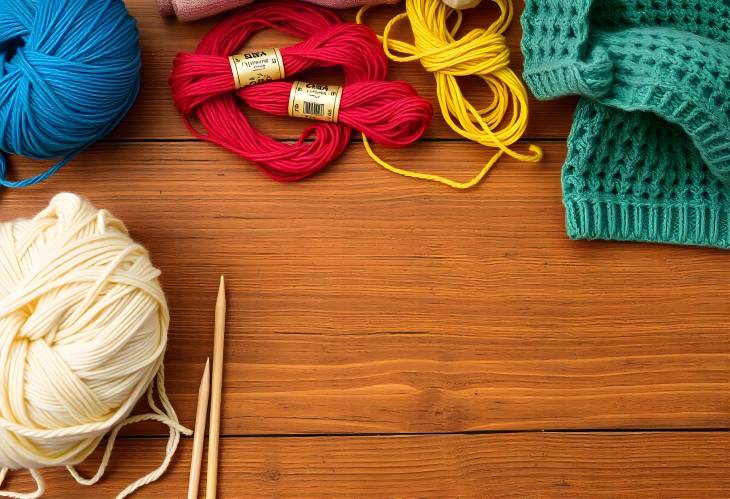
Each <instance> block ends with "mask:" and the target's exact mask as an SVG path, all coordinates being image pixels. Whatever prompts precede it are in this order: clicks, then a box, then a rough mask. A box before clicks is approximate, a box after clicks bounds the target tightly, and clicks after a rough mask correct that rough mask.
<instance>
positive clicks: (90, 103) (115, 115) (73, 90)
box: [0, 0, 141, 187]
mask: <svg viewBox="0 0 730 499" xmlns="http://www.w3.org/2000/svg"><path fill="white" fill-rule="evenodd" d="M140 66H141V54H140V49H139V33H138V31H137V24H136V22H135V20H134V18H133V17H131V16H130V15H129V13H128V12H127V9H126V7H125V6H124V3H123V1H122V0H0V151H1V152H0V185H3V186H6V187H25V186H28V185H33V184H36V183H38V182H41V181H43V180H45V179H46V178H48V177H50V176H51V175H53V174H54V173H55V172H56V171H57V170H58V169H59V168H61V167H62V166H63V165H65V164H66V163H68V162H69V161H70V160H71V159H72V158H73V157H74V156H75V155H76V154H78V153H79V152H80V151H82V150H83V149H84V148H86V147H88V146H89V145H91V144H93V143H94V142H96V141H98V140H99V139H101V138H102V137H104V136H105V135H107V134H108V133H109V132H110V131H111V130H112V129H113V128H114V127H115V126H117V124H118V123H119V121H120V120H121V119H122V118H123V117H124V115H125V114H126V113H127V111H128V110H129V108H130V107H132V104H133V103H134V101H135V99H136V98H137V94H138V93H139V85H140V73H139V71H140ZM5 153H8V154H19V155H22V156H28V157H31V158H34V159H55V158H58V159H59V161H58V163H56V164H55V165H54V166H53V167H51V168H50V169H49V170H47V171H45V172H44V173H41V174H39V175H36V176H35V177H32V178H28V179H25V180H22V181H10V180H7V179H6V161H7V158H6V156H5Z"/></svg>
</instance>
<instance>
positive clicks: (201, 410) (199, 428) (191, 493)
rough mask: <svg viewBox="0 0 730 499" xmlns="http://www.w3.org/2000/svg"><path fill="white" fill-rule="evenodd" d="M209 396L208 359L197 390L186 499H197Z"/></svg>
mask: <svg viewBox="0 0 730 499" xmlns="http://www.w3.org/2000/svg"><path fill="white" fill-rule="evenodd" d="M209 396H210V358H208V360H206V361H205V370H204V371H203V377H202V378H201V379H200V388H198V410H197V412H196V414H195V436H194V438H193V457H192V460H191V463H190V480H189V481H188V499H198V486H199V484H200V463H201V462H202V461H203V445H204V444H205V423H206V421H205V418H206V416H207V415H208V398H209Z"/></svg>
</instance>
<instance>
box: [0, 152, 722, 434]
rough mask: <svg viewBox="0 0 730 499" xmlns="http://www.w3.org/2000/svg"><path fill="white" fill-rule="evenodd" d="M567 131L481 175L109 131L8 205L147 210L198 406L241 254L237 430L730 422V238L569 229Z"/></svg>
mask: <svg viewBox="0 0 730 499" xmlns="http://www.w3.org/2000/svg"><path fill="white" fill-rule="evenodd" d="M545 148H546V152H547V155H546V162H545V164H542V165H525V164H516V163H514V162H512V161H509V160H506V161H504V162H503V163H502V164H500V165H499V166H498V167H497V168H496V169H495V170H494V172H493V173H492V174H491V175H490V176H489V178H488V179H487V181H486V182H485V183H484V184H483V185H482V186H481V187H479V188H477V189H474V190H472V191H469V192H466V193H463V192H457V191H454V190H451V189H449V188H446V187H442V186H438V185H434V184H429V183H423V182H417V181H414V180H411V179H405V178H402V177H399V176H395V175H392V174H389V173H387V172H384V171H382V170H380V169H379V168H378V167H376V166H374V165H373V164H371V163H370V161H369V160H368V159H367V158H366V157H365V155H364V154H363V152H362V150H360V148H359V147H353V148H351V149H350V151H349V152H348V153H347V154H346V155H345V156H344V157H343V158H342V159H341V161H339V162H338V163H337V164H336V165H333V167H332V168H331V169H330V170H329V171H327V172H324V173H323V174H321V175H319V176H317V177H315V178H313V179H311V180H308V181H305V182H302V183H297V184H279V183H275V182H272V181H270V180H268V179H267V178H265V177H264V176H263V175H262V174H260V173H259V172H258V171H255V170H254V169H253V168H251V167H250V166H248V165H245V164H242V162H241V161H240V160H239V159H238V158H236V157H234V156H232V155H230V154H228V153H227V152H225V151H222V150H220V149H218V148H217V147H214V146H211V145H209V144H202V143H177V144H170V143H159V144H158V143H145V144H139V143H104V144H100V145H98V146H96V147H94V148H93V149H92V150H90V151H89V152H87V153H85V154H83V155H82V156H81V157H80V158H79V159H78V160H77V161H75V162H74V164H73V165H71V166H69V167H66V168H65V169H63V171H62V172H61V173H59V174H58V175H57V176H55V177H54V178H53V179H52V180H50V181H49V182H46V183H44V184H42V185H40V186H37V187H34V188H31V189H27V190H22V191H3V192H2V194H1V196H2V199H1V202H2V210H3V215H2V216H3V218H4V219H8V218H12V217H16V216H21V215H24V216H30V215H32V214H34V213H35V212H36V211H38V210H39V209H41V208H42V207H43V206H44V205H45V203H47V201H48V199H49V197H50V196H51V195H52V194H53V193H55V192H58V191H60V190H70V191H75V192H78V193H81V194H84V195H87V196H88V197H90V198H91V199H92V200H93V201H94V202H95V203H97V204H98V205H100V206H104V207H107V208H108V209H110V210H111V211H113V212H114V213H115V214H117V215H118V216H119V217H121V218H122V219H123V220H125V221H126V223H127V224H128V226H129V227H130V228H131V230H132V234H133V235H134V237H136V238H138V239H139V240H140V241H141V242H142V243H143V244H145V245H146V246H147V247H148V248H149V249H150V251H151V252H152V255H153V257H154V261H155V262H156V264H157V265H159V266H160V268H161V269H162V271H163V284H164V286H165V289H166V291H167V293H168V296H169V302H170V305H171V308H172V318H173V328H172V333H171V341H170V347H169V354H168V367H169V368H168V375H169V386H170V391H171V392H172V395H173V399H174V401H175V403H176V405H177V407H178V409H179V410H180V412H181V414H182V418H183V420H184V421H185V422H186V423H188V424H191V423H192V421H191V418H192V416H193V414H194V413H195V400H194V399H195V394H196V393H197V386H198V380H199V379H200V373H201V370H202V366H203V363H204V361H205V356H206V355H208V354H209V353H210V345H211V344H212V341H211V339H212V313H213V304H214V300H215V290H216V289H217V279H218V276H219V275H220V274H221V273H225V274H226V278H227V280H228V282H229V285H230V288H229V290H230V294H229V300H230V301H229V306H230V311H231V312H230V315H229V330H228V331H229V333H228V344H227V348H226V352H227V354H228V358H227V362H226V377H225V380H226V384H225V394H224V415H225V421H224V428H223V431H224V432H225V433H227V434H243V433H246V434H264V433H274V434H276V433H316V432H325V433H337V432H436V431H462V430H478V429H517V428H522V429H566V428H576V429H584V428H631V429H634V428H688V427H695V428H727V427H728V426H730V424H729V423H730V396H729V395H728V393H730V392H728V388H729V383H728V381H729V380H730V375H729V373H730V348H729V346H730V327H728V326H729V325H730V318H728V313H727V312H728V306H727V284H728V282H730V280H729V278H730V266H728V265H727V253H725V252H722V251H719V250H712V249H706V248H682V247H677V246H659V245H648V244H620V243H600V242H593V243H589V242H571V241H568V240H567V239H566V237H565V233H564V230H563V211H562V207H561V202H560V182H559V169H560V164H561V162H562V161H563V157H564V155H565V148H564V146H563V145H561V144H545ZM387 155H388V157H389V158H392V159H394V160H395V161H396V162H397V163H399V164H409V163H410V164H413V165H417V166H418V167H419V168H420V169H423V170H432V171H442V172H443V171H449V170H453V172H452V173H453V174H454V175H455V176H459V177H464V176H466V174H467V172H473V171H475V170H476V169H477V168H478V167H479V166H480V165H481V163H482V161H483V160H484V157H483V154H482V151H481V149H480V148H479V147H478V146H476V145H473V144H467V143H462V142H449V143H425V144H422V145H421V146H419V147H417V148H412V149H410V150H401V151H387ZM453 158H459V163H458V164H453ZM14 163H20V166H19V167H17V168H16V170H17V172H16V173H20V174H23V173H25V174H27V173H30V171H31V167H30V165H28V163H27V162H25V161H22V162H17V161H15V162H14ZM135 431H137V430H135ZM140 431H142V430H140ZM152 431H154V432H160V431H161V430H160V429H159V428H151V429H149V430H148V429H145V430H144V432H145V433H148V432H152Z"/></svg>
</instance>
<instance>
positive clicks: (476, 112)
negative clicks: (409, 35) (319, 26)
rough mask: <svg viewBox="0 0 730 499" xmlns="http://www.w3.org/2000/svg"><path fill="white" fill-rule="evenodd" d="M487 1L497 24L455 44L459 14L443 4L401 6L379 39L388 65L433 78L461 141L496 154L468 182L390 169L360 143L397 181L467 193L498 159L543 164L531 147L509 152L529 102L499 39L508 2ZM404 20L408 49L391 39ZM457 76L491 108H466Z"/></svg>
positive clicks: (508, 15)
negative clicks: (474, 83)
mask: <svg viewBox="0 0 730 499" xmlns="http://www.w3.org/2000/svg"><path fill="white" fill-rule="evenodd" d="M492 1H494V2H495V3H496V4H497V5H498V6H499V9H500V12H501V14H500V16H499V18H498V19H497V20H496V21H495V22H494V23H492V25H491V26H489V27H488V28H487V29H473V30H471V31H469V32H468V33H466V34H465V35H464V36H463V37H461V38H458V39H457V38H456V35H457V33H458V31H459V29H460V28H461V26H462V22H463V14H462V12H461V11H460V10H454V9H452V8H450V7H448V6H447V5H446V4H445V3H444V2H443V1H442V0H406V12H404V13H402V14H399V15H397V16H395V17H393V18H392V19H391V20H390V21H389V22H388V24H387V25H386V26H385V29H384V31H383V35H382V36H381V37H379V38H380V39H381V40H382V42H383V48H384V50H385V53H386V54H387V55H388V57H389V58H390V59H391V60H393V61H396V62H411V61H420V63H421V65H422V66H423V67H424V68H425V69H426V70H427V71H429V72H431V73H433V75H434V77H435V79H436V94H437V96H438V101H439V106H440V107H441V113H442V114H443V116H444V119H445V120H446V123H448V125H449V126H450V127H451V129H452V130H454V131H455V132H456V133H458V134H459V135H461V136H462V137H464V138H466V139H469V140H471V141H474V142H476V143H478V144H481V145H483V146H485V147H492V148H496V149H499V151H497V152H496V153H495V155H494V156H493V157H492V158H491V159H490V160H489V161H488V162H487V164H486V165H484V167H483V168H482V170H481V171H480V172H479V173H478V174H477V175H476V176H475V177H474V178H472V179H471V180H469V181H467V182H459V181H455V180H451V179H448V178H445V177H442V176H440V175H433V174H428V173H419V172H413V171H408V170H403V169H400V168H396V167H394V166H392V165H389V164H388V163H386V162H385V161H383V160H381V159H380V158H378V157H377V156H376V155H375V153H374V152H373V150H372V148H371V147H370V145H369V143H368V141H367V139H365V138H364V137H363V141H364V143H365V150H366V151H367V153H368V155H370V157H371V158H372V159H373V160H374V161H375V162H377V163H378V164H380V165H381V166H383V167H384V168H386V169H388V170H390V171H392V172H394V173H398V174H400V175H405V176H409V177H414V178H419V179H424V180H432V181H435V182H441V183H443V184H446V185H448V186H451V187H454V188H457V189H468V188H470V187H473V186H475V185H477V184H478V183H479V182H480V181H481V180H482V179H483V178H484V176H485V175H486V174H487V173H488V172H489V170H490V169H491V168H492V166H494V164H495V163H496V162H497V160H499V158H500V157H501V156H502V155H503V154H507V155H508V156H510V157H512V158H515V159H517V160H520V161H529V162H538V161H540V160H541V159H542V149H540V148H539V147H538V146H536V145H530V153H529V154H524V153H520V152H517V151H515V150H513V149H511V148H510V147H509V146H511V145H512V144H514V143H515V142H517V141H518V140H519V139H520V138H521V137H522V135H523V134H524V133H525V129H526V128H527V121H528V96H527V90H526V89H525V86H524V84H523V83H522V81H521V80H520V78H519V77H518V76H517V75H516V74H515V73H514V71H512V70H511V69H510V68H509V56H510V54H509V48H508V47H507V42H506V40H505V38H504V35H503V33H504V32H505V31H506V30H507V28H508V27H509V25H510V23H511V22H512V18H513V12H514V7H513V4H512V0H492ZM369 8H370V7H369V6H365V7H363V8H361V9H360V11H359V12H358V13H357V18H356V21H357V22H358V23H360V24H362V22H363V15H364V14H365V12H366V11H367V10H368V9H369ZM405 19H408V20H409V21H410V24H411V29H412V30H413V38H414V43H413V44H411V43H407V42H404V41H401V40H395V39H393V38H391V31H392V30H393V27H394V26H395V25H397V24H398V23H399V22H401V21H403V20H405ZM450 22H451V27H449V23H450ZM461 76H477V77H479V78H481V79H482V80H483V81H484V82H485V83H486V84H487V86H488V87H489V90H490V91H491V93H492V97H493V98H492V102H491V103H490V104H489V105H487V106H486V107H484V108H481V109H479V108H477V107H476V106H474V105H473V104H472V103H471V102H469V100H468V99H467V98H466V97H465V96H464V94H463V92H462V91H461V87H460V86H459V83H458V77H461Z"/></svg>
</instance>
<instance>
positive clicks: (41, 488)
mask: <svg viewBox="0 0 730 499" xmlns="http://www.w3.org/2000/svg"><path fill="white" fill-rule="evenodd" d="M28 471H29V472H30V476H32V477H33V480H34V481H35V484H36V489H35V491H33V492H27V493H22V492H11V491H9V490H0V497H10V498H12V499H38V498H39V497H41V496H43V494H44V493H45V492H46V483H45V481H44V480H43V475H41V474H40V472H39V471H38V470H33V469H31V470H28ZM7 475H8V468H3V469H2V471H0V485H2V484H3V482H4V481H5V477H6V476H7Z"/></svg>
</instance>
